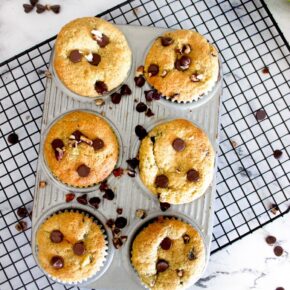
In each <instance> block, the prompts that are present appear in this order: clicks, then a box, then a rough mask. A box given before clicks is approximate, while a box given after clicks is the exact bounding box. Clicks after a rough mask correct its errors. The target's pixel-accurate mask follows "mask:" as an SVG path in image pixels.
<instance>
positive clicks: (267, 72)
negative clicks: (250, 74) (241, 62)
mask: <svg viewBox="0 0 290 290" xmlns="http://www.w3.org/2000/svg"><path fill="white" fill-rule="evenodd" d="M262 73H263V74H269V73H270V71H269V68H268V67H267V66H265V67H264V68H263V69H262Z"/></svg>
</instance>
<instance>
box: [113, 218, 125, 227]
mask: <svg viewBox="0 0 290 290" xmlns="http://www.w3.org/2000/svg"><path fill="white" fill-rule="evenodd" d="M126 225H127V219H126V218H124V217H122V216H120V217H117V218H116V220H115V226H116V227H117V228H119V229H123V228H124V227H125V226H126Z"/></svg>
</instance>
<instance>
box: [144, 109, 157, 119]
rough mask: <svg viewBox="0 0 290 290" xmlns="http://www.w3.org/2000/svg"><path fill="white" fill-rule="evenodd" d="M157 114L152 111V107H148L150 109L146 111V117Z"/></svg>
mask: <svg viewBox="0 0 290 290" xmlns="http://www.w3.org/2000/svg"><path fill="white" fill-rule="evenodd" d="M154 115H155V114H154V113H153V112H152V110H151V109H150V108H148V110H147V111H146V113H145V116H146V117H149V118H150V117H152V116H154Z"/></svg>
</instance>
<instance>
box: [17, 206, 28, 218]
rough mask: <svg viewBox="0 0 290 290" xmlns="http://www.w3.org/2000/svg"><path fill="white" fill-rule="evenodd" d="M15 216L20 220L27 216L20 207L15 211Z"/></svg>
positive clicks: (25, 210) (24, 210)
mask: <svg viewBox="0 0 290 290" xmlns="http://www.w3.org/2000/svg"><path fill="white" fill-rule="evenodd" d="M17 215H18V216H19V217H20V218H25V217H27V216H28V210H27V209H26V208H25V207H20V208H18V209H17Z"/></svg>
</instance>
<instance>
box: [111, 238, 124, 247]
mask: <svg viewBox="0 0 290 290" xmlns="http://www.w3.org/2000/svg"><path fill="white" fill-rule="evenodd" d="M113 245H114V247H115V248H116V249H117V250H118V249H120V248H121V247H122V245H123V242H122V240H121V239H120V238H113Z"/></svg>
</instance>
